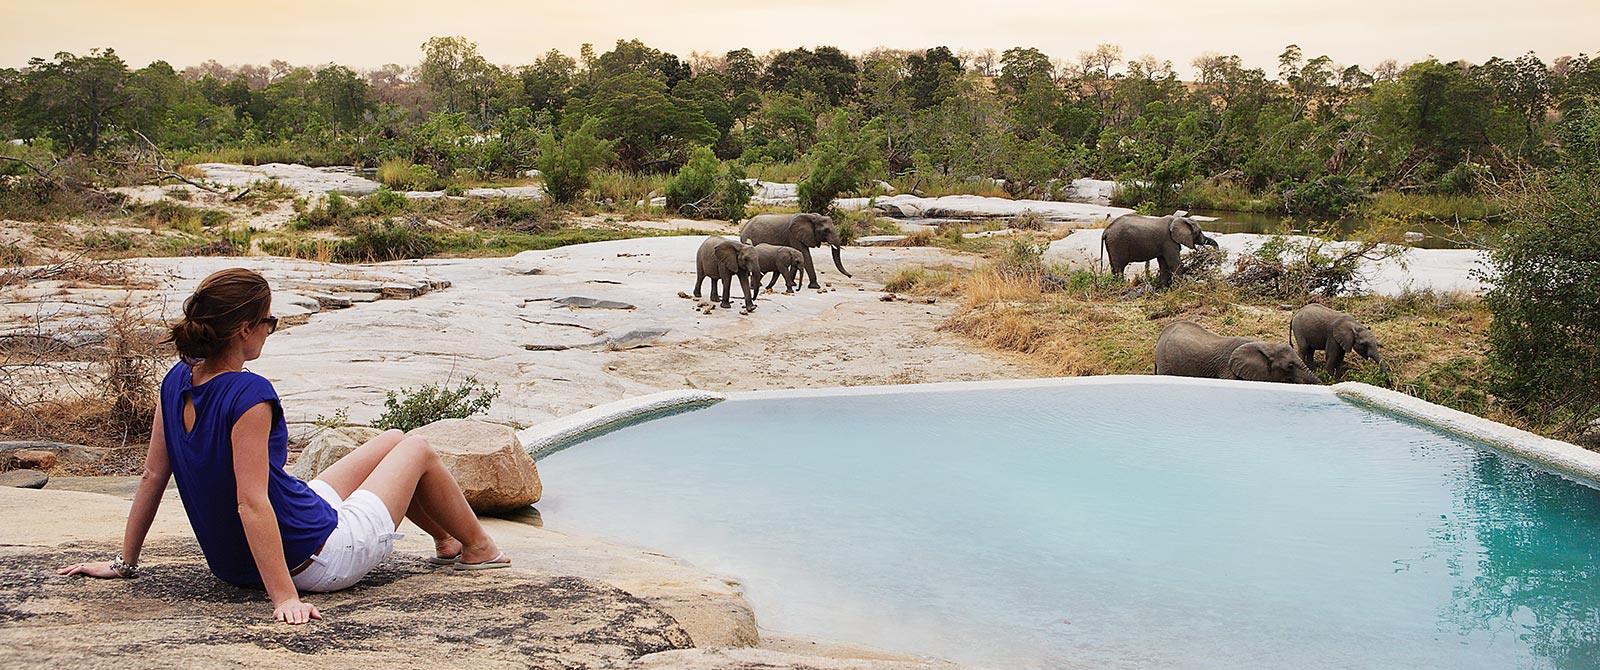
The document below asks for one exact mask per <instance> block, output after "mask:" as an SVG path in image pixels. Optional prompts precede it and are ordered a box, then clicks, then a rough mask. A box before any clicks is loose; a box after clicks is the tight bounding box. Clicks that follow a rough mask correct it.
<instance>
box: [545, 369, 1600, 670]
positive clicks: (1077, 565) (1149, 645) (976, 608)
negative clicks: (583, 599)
mask: <svg viewBox="0 0 1600 670" xmlns="http://www.w3.org/2000/svg"><path fill="white" fill-rule="evenodd" d="M1312 391H1315V392H1312ZM539 469H540V471H541V475H542V478H543V479H544V481H545V482H546V488H545V497H544V500H543V501H541V502H540V504H539V509H540V511H541V513H542V515H543V519H544V524H545V527H546V528H549V529H552V530H557V531H562V532H571V533H576V534H582V535H588V536H593V537H598V538H601V539H606V540H611V541H615V542H619V543H623V544H629V545H633V546H638V547H643V548H647V549H650V550H653V551H658V552H662V553H666V554H669V555H672V556H674V557H677V558H680V559H683V560H685V561H687V562H690V563H693V564H695V565H697V566H699V567H701V568H705V569H708V570H711V571H715V572H719V573H723V574H728V575H731V576H735V577H737V578H738V579H740V580H741V582H742V583H743V585H744V588H745V591H746V597H747V598H748V599H749V600H750V602H751V604H752V605H753V606H754V608H755V611H756V616H757V620H758V622H760V624H761V625H762V626H763V627H764V628H767V629H771V630H777V631H784V632H789V633H799V634H804V635H811V636H817V637H822V638H829V639H839V640H849V641H855V642H860V643H864V644H868V645H872V646H876V647H879V648H883V649H887V650H891V651H898V652H906V653H911V654H924V655H929V656H934V657H939V658H944V659H949V660H953V661H956V662H960V663H964V664H971V665H977V666H985V667H1004V668H1230V669H1232V668H1451V669H1462V668H1519V667H1529V668H1562V669H1567V668H1590V669H1592V668H1597V667H1600V574H1597V572H1600V567H1597V566H1600V561H1597V559H1600V491H1596V490H1593V489H1590V488H1588V487H1585V486H1582V485H1579V484H1576V483H1574V482H1572V481H1569V480H1566V479H1563V478H1561V477H1558V476H1555V475H1551V474H1546V473H1544V472H1541V471H1539V470H1537V469H1535V468H1533V467H1530V466H1527V465H1524V464H1522V463H1520V462H1518V461H1515V460H1512V459H1509V458H1505V457H1502V456H1499V455H1497V454H1495V453H1494V452H1492V451H1490V450H1488V449H1486V448H1482V447H1479V446H1477V445H1474V444H1471V443H1467V442H1463V441H1461V440H1459V439H1456V438H1453V437H1450V436H1446V435H1443V434H1441V433H1438V432H1435V431H1432V430H1429V429H1427V428H1423V427H1419V426H1416V425H1413V424H1410V423H1406V422H1403V421H1399V420H1396V419H1394V418H1392V417H1389V416H1387V415H1384V414H1381V413H1376V412H1373V411H1370V410H1367V409H1364V408H1362V407H1360V406H1357V405H1353V404H1350V403H1347V402H1345V401H1343V400H1340V399H1338V398H1337V397H1336V396H1334V395H1333V394H1331V393H1328V392H1326V390H1325V389H1309V390H1302V389H1301V388H1292V387H1271V386H1261V387H1254V386H1253V385H1244V384H1236V385H1228V386H1222V385H1214V384H1213V385H1178V384H1170V383H1163V382H1161V381H1159V380H1151V381H1119V382H1109V381H1108V382H1103V383H1088V384H1062V385H1055V386H1034V387H1030V388H1008V389H999V388H993V387H979V388H977V389H975V390H958V389H950V388H948V387H945V388H940V389H937V390H928V391H918V392H890V393H867V394H853V393H851V392H850V391H848V390H845V391H843V392H842V393H841V394H836V395H809V394H801V395H799V396H798V397H796V396H791V395H783V394H776V395H773V394H744V395H741V396H737V397H736V398H735V399H733V400H729V401H726V402H723V403H721V404H718V405H715V406H711V407H708V408H705V409H700V410H696V411H692V412H688V413H684V414H678V415H674V416H668V417H665V418H658V419H655V420H651V421H647V422H644V423H640V424H636V425H632V426H629V427H626V428H623V429H621V430H617V431H615V432H611V433H609V434H605V435H601V436H599V437H596V438H594V439H591V440H588V441H585V442H582V443H579V444H577V445H575V446H573V447H571V448H568V449H566V450H564V451H561V452H558V453H555V454H552V455H550V456H547V457H545V458H544V459H542V460H541V461H540V462H539Z"/></svg>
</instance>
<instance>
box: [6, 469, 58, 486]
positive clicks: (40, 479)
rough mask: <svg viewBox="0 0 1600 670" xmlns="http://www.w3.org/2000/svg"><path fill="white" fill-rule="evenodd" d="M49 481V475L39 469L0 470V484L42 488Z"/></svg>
mask: <svg viewBox="0 0 1600 670" xmlns="http://www.w3.org/2000/svg"><path fill="white" fill-rule="evenodd" d="M49 482H50V475H47V474H45V473H43V472H41V471H39V470H8V471H6V472H0V486H3V487H9V488H19V489H42V488H44V485H45V484H47V483H49Z"/></svg>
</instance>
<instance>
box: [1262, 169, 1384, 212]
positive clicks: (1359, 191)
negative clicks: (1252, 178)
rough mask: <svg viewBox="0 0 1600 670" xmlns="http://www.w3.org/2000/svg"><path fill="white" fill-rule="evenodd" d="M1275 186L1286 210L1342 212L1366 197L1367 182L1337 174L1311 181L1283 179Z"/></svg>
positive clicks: (1364, 200) (1347, 210) (1363, 200)
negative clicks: (1365, 184) (1362, 182)
mask: <svg viewBox="0 0 1600 670" xmlns="http://www.w3.org/2000/svg"><path fill="white" fill-rule="evenodd" d="M1276 190H1277V193H1278V197H1279V198H1281V199H1282V200H1283V210H1284V211H1285V212H1288V213H1290V214H1316V215H1340V214H1344V213H1346V212H1349V211H1350V210H1351V209H1352V208H1354V207H1355V206H1356V205H1358V204H1361V203H1363V202H1366V200H1367V189H1366V187H1365V186H1363V185H1361V184H1359V183H1357V182H1355V181H1352V180H1350V179H1347V178H1345V177H1341V176H1338V175H1328V176H1325V177H1319V178H1317V179H1316V180H1315V181H1311V182H1297V181H1282V182H1278V185H1277V187H1276Z"/></svg>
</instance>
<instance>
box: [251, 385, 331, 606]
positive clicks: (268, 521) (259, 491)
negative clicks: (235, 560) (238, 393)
mask: <svg viewBox="0 0 1600 670" xmlns="http://www.w3.org/2000/svg"><path fill="white" fill-rule="evenodd" d="M271 430H272V404H271V403H268V402H261V403H257V404H256V405H255V406H254V407H251V408H250V409H248V410H246V411H245V413H244V415H243V416H240V417H239V420H238V421H237V422H235V423H234V424H233V477H234V481H235V482H236V484H237V486H238V497H239V520H240V521H241V522H243V524H244V536H245V539H246V540H247V541H249V543H250V555H251V556H252V557H254V558H255V561H256V571H258V572H260V573H261V584H262V585H263V586H265V587H266V588H267V597H269V598H271V599H272V604H273V616H274V617H276V618H277V619H278V620H279V621H286V622H288V623H291V624H299V623H305V622H306V621H307V620H309V619H320V618H322V615H321V614H320V613H319V612H317V608H315V607H313V606H311V605H308V604H305V603H302V602H300V594H299V592H298V591H297V590H296V589H295V586H294V578H293V577H291V576H290V575H289V566H288V564H287V563H285V561H284V557H283V536H282V535H280V534H279V532H278V516H277V514H276V513H275V512H273V509H272V501H271V500H270V499H268V498H267V480H268V477H269V476H270V474H271V471H270V467H271V466H270V465H268V462H267V435H268V433H270V432H271Z"/></svg>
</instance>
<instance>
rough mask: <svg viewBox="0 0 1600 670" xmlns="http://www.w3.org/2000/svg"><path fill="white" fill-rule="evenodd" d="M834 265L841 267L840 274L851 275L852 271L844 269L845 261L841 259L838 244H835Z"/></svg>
mask: <svg viewBox="0 0 1600 670" xmlns="http://www.w3.org/2000/svg"><path fill="white" fill-rule="evenodd" d="M833 266H834V267H836V268H839V274H842V275H844V276H846V277H849V276H850V273H848V272H845V271H844V262H843V261H840V260H839V245H837V244H835V245H833Z"/></svg>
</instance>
